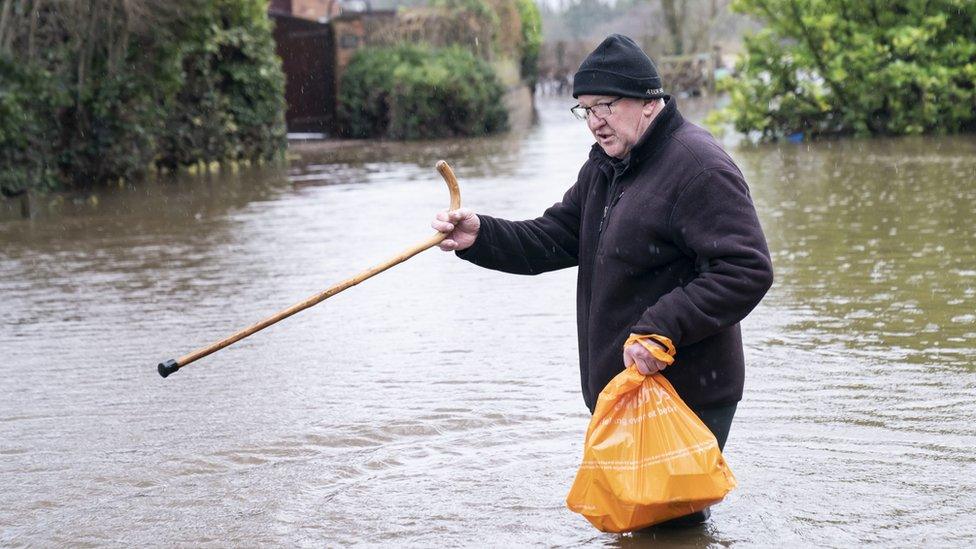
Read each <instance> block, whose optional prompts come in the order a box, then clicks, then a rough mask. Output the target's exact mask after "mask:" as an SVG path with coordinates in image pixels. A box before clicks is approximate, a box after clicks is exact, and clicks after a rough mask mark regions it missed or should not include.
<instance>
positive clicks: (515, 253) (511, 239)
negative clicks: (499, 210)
mask: <svg viewBox="0 0 976 549" xmlns="http://www.w3.org/2000/svg"><path fill="white" fill-rule="evenodd" d="M579 186H580V185H579V183H578V182H577V184H576V185H573V187H571V188H570V189H569V190H568V191H566V194H565V195H564V196H563V199H562V201H561V202H557V203H556V204H553V206H552V207H550V208H549V209H547V210H546V211H545V213H543V214H542V217H538V218H536V219H530V220H526V221H508V220H505V219H498V218H496V217H491V216H487V215H478V218H479V219H480V220H481V229H480V230H479V231H478V238H477V239H476V240H475V242H474V245H472V246H471V247H470V248H468V249H466V250H462V251H459V252H456V253H457V256H458V257H460V258H462V259H465V260H467V261H470V262H472V263H474V264H475V265H479V266H481V267H486V268H488V269H494V270H496V271H504V272H506V273H514V274H526V275H535V274H539V273H544V272H547V271H553V270H556V269H563V268H566V267H573V266H575V265H577V264H578V262H579V228H580V201H579Z"/></svg>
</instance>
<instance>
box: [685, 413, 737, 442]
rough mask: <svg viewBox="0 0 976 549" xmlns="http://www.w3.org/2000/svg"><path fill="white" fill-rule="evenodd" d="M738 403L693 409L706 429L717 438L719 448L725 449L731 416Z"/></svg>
mask: <svg viewBox="0 0 976 549" xmlns="http://www.w3.org/2000/svg"><path fill="white" fill-rule="evenodd" d="M736 406H738V404H733V405H732V406H724V407H722V408H709V409H707V410H694V412H695V415H697V416H698V418H699V419H701V420H702V423H704V424H705V426H706V427H708V430H710V431H711V432H712V434H713V435H715V439H716V440H718V448H719V450H724V449H725V441H726V440H728V438H729V429H731V428H732V417H733V416H735V408H736Z"/></svg>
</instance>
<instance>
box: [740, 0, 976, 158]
mask: <svg viewBox="0 0 976 549" xmlns="http://www.w3.org/2000/svg"><path fill="white" fill-rule="evenodd" d="M733 7H734V8H735V9H736V10H738V11H741V12H744V13H747V14H750V15H753V16H756V17H759V18H761V19H762V20H763V21H764V22H765V24H766V27H765V28H764V29H763V30H762V31H760V32H759V33H758V34H756V35H755V36H751V37H747V38H746V41H745V46H746V53H745V55H744V57H743V58H742V60H741V61H740V64H739V66H738V70H739V73H740V75H739V76H738V77H737V78H734V79H731V80H729V81H728V82H727V84H726V85H725V88H726V89H727V90H728V91H729V92H730V93H731V103H730V105H729V106H728V107H727V108H726V109H725V110H724V111H722V114H721V116H722V117H723V118H724V119H726V120H729V121H731V122H732V123H733V124H734V126H735V128H736V129H737V130H738V131H741V132H744V133H748V132H758V133H759V134H760V136H761V137H762V138H763V139H775V138H778V137H782V136H784V135H789V134H793V133H797V132H802V133H804V134H806V135H808V136H813V137H816V136H821V135H830V134H857V135H869V134H918V133H926V132H955V131H966V130H968V131H971V130H974V129H976V86H974V83H976V2H972V1H969V0H891V1H890V2H885V3H881V4H879V3H876V2H839V3H838V2H831V1H828V0H736V1H735V2H734V4H733Z"/></svg>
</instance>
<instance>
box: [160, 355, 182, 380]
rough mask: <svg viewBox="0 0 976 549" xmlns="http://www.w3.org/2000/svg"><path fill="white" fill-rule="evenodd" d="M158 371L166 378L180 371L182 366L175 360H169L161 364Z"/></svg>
mask: <svg viewBox="0 0 976 549" xmlns="http://www.w3.org/2000/svg"><path fill="white" fill-rule="evenodd" d="M157 369H158V370H159V375H161V376H163V377H166V376H168V375H170V374H172V373H174V372H176V371H177V370H179V369H180V365H179V364H177V363H176V361H175V360H173V359H169V360H167V361H166V362H160V363H159V367H158V368H157Z"/></svg>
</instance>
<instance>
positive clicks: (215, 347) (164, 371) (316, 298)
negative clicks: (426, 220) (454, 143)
mask: <svg viewBox="0 0 976 549" xmlns="http://www.w3.org/2000/svg"><path fill="white" fill-rule="evenodd" d="M437 171H438V172H440V174H441V177H443V178H444V181H445V182H446V183H447V189H448V190H449V191H450V192H451V209H452V210H456V209H458V208H460V207H461V189H460V188H458V182H457V178H456V177H454V172H453V171H452V170H451V167H450V166H448V165H447V162H444V161H443V160H439V161H438V162H437ZM446 236H447V235H446V234H444V233H437V234H436V235H434V236H432V237H430V238H428V239H427V240H425V241H424V242H421V243H420V244H417V245H416V246H414V247H412V248H410V249H408V250H406V251H404V252H403V253H401V254H400V255H398V256H396V257H394V258H392V259H390V260H388V261H386V262H385V263H382V264H380V265H377V266H375V267H372V268H370V269H367V270H365V271H363V272H361V273H359V274H358V275H356V276H354V277H352V278H348V279H346V280H343V281H342V282H340V283H338V284H336V285H335V286H332V287H331V288H329V289H328V290H325V291H323V292H320V293H317V294H315V295H313V296H312V297H310V298H308V299H306V300H305V301H302V302H300V303H296V304H294V305H292V306H291V307H288V308H287V309H285V310H283V311H281V312H279V313H277V314H274V315H272V316H270V317H268V318H266V319H264V320H262V321H261V322H258V323H257V324H254V325H252V326H249V327H247V328H244V329H243V330H241V331H239V332H237V333H235V334H233V335H231V336H230V337H227V338H225V339H222V340H220V341H218V342H216V343H214V344H212V345H209V346H207V347H204V348H202V349H198V350H196V351H193V352H192V353H190V354H188V355H183V356H181V357H180V358H177V359H170V360H167V361H166V362H160V363H159V368H158V369H159V375H161V376H163V377H166V376H168V375H170V374H172V373H173V372H176V371H177V370H179V369H180V368H182V367H184V366H186V365H187V364H189V363H191V362H194V361H196V360H199V359H201V358H203V357H205V356H207V355H209V354H211V353H215V352H217V351H219V350H221V349H223V348H224V347H227V346H228V345H231V344H232V343H236V342H238V341H240V340H242V339H244V338H245V337H247V336H249V335H251V334H253V333H256V332H259V331H261V330H263V329H265V328H267V327H268V326H271V325H272V324H274V323H276V322H278V321H279V320H284V319H286V318H288V317H290V316H291V315H293V314H295V313H297V312H299V311H304V310H305V309H308V308H309V307H311V306H312V305H316V304H318V303H321V302H323V301H325V300H326V299H328V298H330V297H332V296H334V295H336V294H337V293H339V292H341V291H342V290H345V289H346V288H349V287H351V286H355V285H356V284H359V283H360V282H362V281H364V280H366V279H367V278H369V277H371V276H373V275H376V274H379V273H382V272H383V271H385V270H387V269H389V268H390V267H392V266H394V265H397V264H398V263H403V262H404V261H406V260H408V259H410V258H411V257H413V256H415V255H417V254H419V253H420V252H422V251H424V250H426V249H428V248H432V247H434V246H436V245H438V244H440V242H441V241H442V240H444V238H445V237H446Z"/></svg>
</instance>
